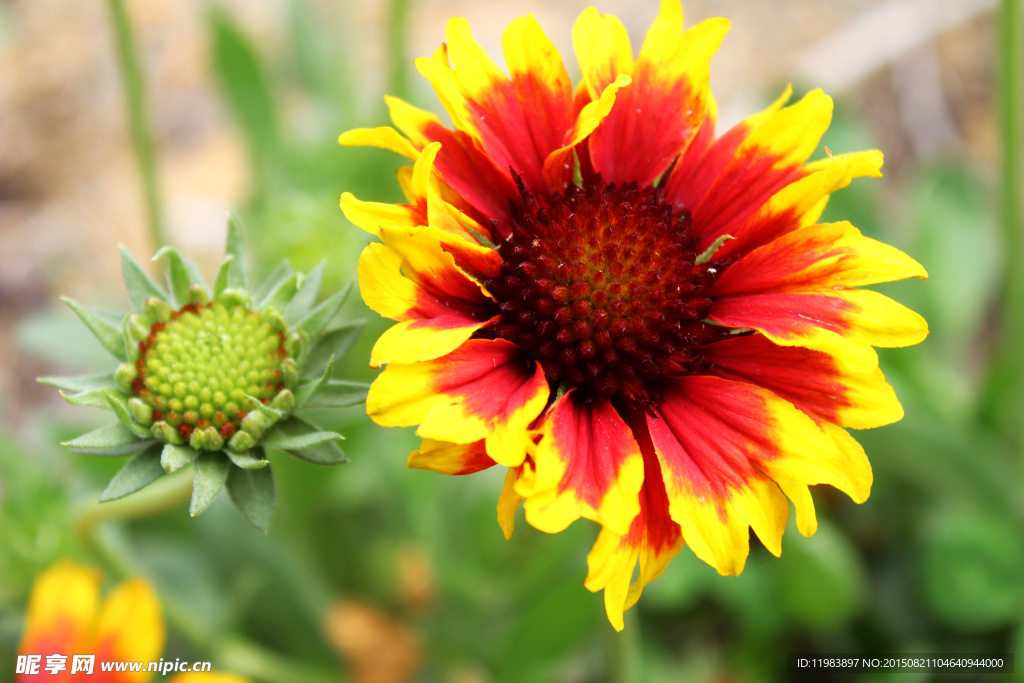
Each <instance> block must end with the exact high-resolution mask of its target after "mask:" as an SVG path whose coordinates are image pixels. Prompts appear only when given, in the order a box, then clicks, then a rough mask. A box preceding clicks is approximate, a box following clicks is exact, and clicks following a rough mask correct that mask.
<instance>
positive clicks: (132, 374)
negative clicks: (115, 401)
mask: <svg viewBox="0 0 1024 683" xmlns="http://www.w3.org/2000/svg"><path fill="white" fill-rule="evenodd" d="M138 376H139V372H138V370H136V369H135V364H134V363H121V364H120V365H118V366H117V370H115V371H114V383H115V384H117V386H118V387H120V388H121V390H122V391H126V392H129V393H130V392H131V390H132V382H133V381H134V380H135V378H136V377H138Z"/></svg>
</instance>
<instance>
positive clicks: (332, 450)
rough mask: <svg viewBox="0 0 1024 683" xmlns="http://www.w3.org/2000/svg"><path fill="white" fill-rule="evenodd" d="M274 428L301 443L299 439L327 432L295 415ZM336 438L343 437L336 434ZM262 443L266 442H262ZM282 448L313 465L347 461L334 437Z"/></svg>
mask: <svg viewBox="0 0 1024 683" xmlns="http://www.w3.org/2000/svg"><path fill="white" fill-rule="evenodd" d="M276 429H277V430H278V431H279V432H280V433H281V434H283V435H284V436H285V437H287V438H293V439H295V441H294V443H302V442H301V441H300V440H301V439H304V438H307V439H310V440H312V439H313V438H319V436H315V437H314V436H313V435H321V434H325V433H327V432H321V431H320V428H319V427H317V426H316V425H313V424H310V423H309V422H306V421H305V420H303V419H301V418H298V417H295V416H293V417H292V418H291V419H289V420H287V421H285V422H282V423H280V424H279V425H278V426H277V428H276ZM336 438H343V437H341V436H337V437H336ZM264 445H267V444H266V443H265V442H264ZM268 447H269V446H268ZM275 448H276V446H275ZM282 450H287V451H288V453H290V454H291V455H293V456H295V457H296V458H299V459H300V460H305V461H306V462H311V463H313V464H314V465H340V464H341V463H344V462H348V458H346V457H345V453H344V451H342V450H341V447H340V446H339V445H338V443H337V441H336V440H334V439H331V440H325V441H321V442H320V443H317V444H314V445H309V446H291V447H288V448H283V449H282Z"/></svg>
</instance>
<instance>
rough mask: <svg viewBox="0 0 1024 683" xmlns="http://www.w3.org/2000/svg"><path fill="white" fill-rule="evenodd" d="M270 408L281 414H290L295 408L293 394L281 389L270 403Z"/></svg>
mask: <svg viewBox="0 0 1024 683" xmlns="http://www.w3.org/2000/svg"><path fill="white" fill-rule="evenodd" d="M270 407H271V408H273V409H274V410H280V411H281V412H282V413H290V412H292V410H293V409H294V408H295V394H293V393H292V392H291V391H289V390H288V389H282V390H281V391H280V392H279V393H278V394H277V396H275V397H274V400H273V401H271V402H270Z"/></svg>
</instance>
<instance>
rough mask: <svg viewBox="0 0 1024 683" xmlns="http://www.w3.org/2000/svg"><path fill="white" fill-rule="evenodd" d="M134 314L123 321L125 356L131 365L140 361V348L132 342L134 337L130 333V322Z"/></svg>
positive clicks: (129, 314)
mask: <svg viewBox="0 0 1024 683" xmlns="http://www.w3.org/2000/svg"><path fill="white" fill-rule="evenodd" d="M131 317H132V314H131V313H128V314H127V315H125V316H124V318H122V319H121V339H122V340H124V356H125V359H126V360H127V361H128V362H129V363H134V362H135V361H137V360H138V359H139V347H138V346H136V344H135V342H133V341H132V335H131V333H130V332H129V331H128V328H129V322H128V321H129V320H131Z"/></svg>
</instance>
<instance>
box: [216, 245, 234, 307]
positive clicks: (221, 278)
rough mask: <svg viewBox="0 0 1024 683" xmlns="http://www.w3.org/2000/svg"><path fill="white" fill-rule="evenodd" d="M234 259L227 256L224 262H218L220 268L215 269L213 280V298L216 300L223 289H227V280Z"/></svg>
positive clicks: (229, 255)
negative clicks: (215, 274) (215, 273)
mask: <svg viewBox="0 0 1024 683" xmlns="http://www.w3.org/2000/svg"><path fill="white" fill-rule="evenodd" d="M234 261H235V257H234V256H232V255H231V254H228V255H227V256H225V257H224V260H223V261H221V262H220V267H218V268H217V277H215V278H214V279H213V298H214V299H216V298H217V297H219V296H220V293H221V292H223V291H224V290H225V289H228V278H230V274H231V264H232V263H234Z"/></svg>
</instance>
